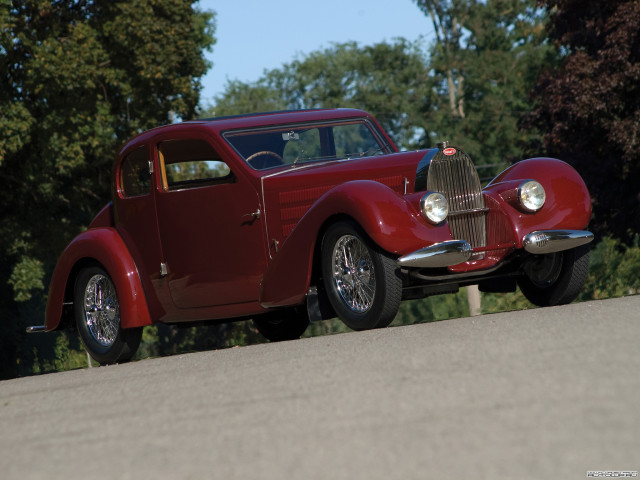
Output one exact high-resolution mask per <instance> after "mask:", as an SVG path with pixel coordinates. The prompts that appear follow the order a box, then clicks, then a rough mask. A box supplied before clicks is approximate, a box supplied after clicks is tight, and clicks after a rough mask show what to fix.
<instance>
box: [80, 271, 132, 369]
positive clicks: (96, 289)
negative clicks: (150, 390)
mask: <svg viewBox="0 0 640 480" xmlns="http://www.w3.org/2000/svg"><path fill="white" fill-rule="evenodd" d="M73 298H74V300H73V308H74V315H75V320H76V327H77V329H78V333H79V334H80V338H81V339H82V343H84V346H85V348H86V349H87V352H89V355H91V357H92V358H93V359H94V360H96V361H97V362H100V363H101V364H102V365H107V364H112V363H122V362H127V361H129V360H130V359H131V358H132V357H133V355H134V354H135V353H136V350H137V349H138V346H139V345H140V340H141V338H142V327H134V328H122V317H121V313H122V312H121V309H120V301H119V300H118V292H117V291H116V287H115V284H114V282H113V280H112V279H111V277H110V276H109V274H108V273H107V272H106V271H105V270H104V269H103V268H102V267H99V266H90V267H87V268H84V269H82V270H81V271H80V272H79V273H78V276H77V277H76V283H75V287H74V295H73Z"/></svg>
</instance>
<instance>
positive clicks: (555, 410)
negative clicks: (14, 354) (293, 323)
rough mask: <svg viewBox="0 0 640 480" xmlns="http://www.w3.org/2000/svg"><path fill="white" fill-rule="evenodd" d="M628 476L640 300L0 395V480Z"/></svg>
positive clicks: (638, 435)
mask: <svg viewBox="0 0 640 480" xmlns="http://www.w3.org/2000/svg"><path fill="white" fill-rule="evenodd" d="M588 470H636V471H637V470H640V296H637V297H628V298H624V299H617V300H607V301H600V302H589V303H583V304H577V305H571V306H566V307H556V308H549V309H537V310H529V311H523V312H513V313H504V314H497V315H484V316H480V317H475V318H463V319H457V320H448V321H443V322H437V323H432V324H423V325H413V326H408V327H396V328H389V329H385V330H378V331H369V332H363V333H349V334H343V335H334V336H326V337H321V338H313V339H305V340H299V341H295V342H286V343H280V344H264V345H256V346H251V347H243V348H236V349H230V350H223V351H212V352H204V353H196V354H189V355H181V356H176V357H171V358H161V359H154V360H146V361H141V362H137V363H134V364H129V365H118V366H112V367H103V368H94V369H86V370H77V371H73V372H65V373H58V374H50V375H43V376H39V377H30V378H23V379H15V380H9V381H4V382H0V478H2V479H4V480H13V479H47V480H53V479H65V480H67V479H110V480H111V479H132V480H133V479H154V480H162V479H172V480H173V479H209V478H215V479H278V480H281V479H300V480H304V479H330V480H335V479H367V480H371V479H385V480H388V479H403V480H406V479H460V478H473V479H501V478H504V479H517V478H522V479H571V478H576V479H581V478H586V477H587V471H588Z"/></svg>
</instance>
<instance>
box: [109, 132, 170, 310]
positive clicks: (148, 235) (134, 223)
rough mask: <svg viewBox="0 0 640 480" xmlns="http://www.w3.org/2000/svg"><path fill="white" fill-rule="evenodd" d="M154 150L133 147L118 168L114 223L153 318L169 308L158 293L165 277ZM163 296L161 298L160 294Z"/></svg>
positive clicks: (145, 147) (125, 154) (142, 146)
mask: <svg viewBox="0 0 640 480" xmlns="http://www.w3.org/2000/svg"><path fill="white" fill-rule="evenodd" d="M152 159H153V157H152V156H151V149H149V147H148V146H147V145H137V146H134V147H132V148H131V149H130V150H129V151H128V152H125V153H124V155H123V156H122V160H121V161H120V162H119V163H118V165H117V170H116V185H115V194H114V197H113V198H114V220H115V225H116V228H117V230H118V233H119V234H120V236H121V237H122V239H123V240H124V242H125V244H126V245H127V248H128V250H129V253H130V254H131V256H132V258H133V261H134V262H135V264H136V267H137V269H138V273H139V274H140V280H141V281H142V285H143V288H144V290H145V294H146V302H147V306H148V307H149V310H150V313H151V316H152V318H156V319H157V318H161V317H162V316H163V315H164V313H165V309H164V308H163V307H162V302H161V301H158V298H160V299H161V298H162V295H161V292H157V291H156V287H157V285H158V284H159V280H160V277H161V263H162V251H161V245H160V240H159V238H158V223H157V219H156V205H155V196H154V195H153V190H154V180H153V178H154V177H153V175H152V174H151V171H152V168H151V165H152V163H151V161H152ZM158 294H160V297H158V296H157V295H158Z"/></svg>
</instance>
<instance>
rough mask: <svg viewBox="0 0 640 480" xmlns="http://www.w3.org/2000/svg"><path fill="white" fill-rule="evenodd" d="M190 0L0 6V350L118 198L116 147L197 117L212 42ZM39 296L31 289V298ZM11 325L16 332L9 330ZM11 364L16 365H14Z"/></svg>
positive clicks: (10, 351) (38, 0) (7, 358)
mask: <svg viewBox="0 0 640 480" xmlns="http://www.w3.org/2000/svg"><path fill="white" fill-rule="evenodd" d="M192 3H193V2H191V1H190V0H181V1H175V0H135V1H113V0H75V1H66V0H65V1H59V0H57V1H53V2H52V1H50V0H46V1H45V0H15V1H13V2H12V3H11V5H10V6H9V7H8V8H5V7H4V6H3V7H2V9H0V180H1V181H2V183H3V187H4V188H3V189H2V190H0V216H1V218H2V223H1V224H0V285H2V286H3V288H2V289H0V297H1V298H0V317H1V318H2V322H3V323H2V324H0V351H1V353H0V355H1V356H2V357H3V358H2V359H1V360H2V365H5V364H6V363H5V362H9V364H10V363H11V362H13V363H14V367H15V362H16V358H20V357H21V356H22V357H25V356H26V357H28V356H29V355H30V353H29V352H20V351H18V349H17V347H15V345H18V344H19V343H20V342H13V341H12V340H8V341H7V339H15V338H14V337H16V336H19V335H21V334H20V333H17V332H18V330H23V327H24V324H25V323H26V322H28V321H31V322H33V324H41V323H42V321H43V319H42V312H43V310H42V307H41V306H40V307H39V308H38V309H36V311H37V313H38V315H37V318H33V319H30V320H27V319H25V318H24V317H25V315H26V314H27V313H26V312H27V311H32V310H30V309H27V308H26V307H25V305H26V304H25V302H29V301H31V300H32V301H34V302H39V305H41V304H42V300H43V297H42V293H44V285H45V284H46V282H45V277H46V273H47V272H50V271H51V270H52V268H53V264H54V263H55V260H56V258H57V256H58V255H59V253H60V252H61V250H62V248H63V247H64V245H66V243H67V242H68V241H69V239H70V238H71V237H72V236H73V235H75V234H76V233H78V232H79V231H80V230H81V229H82V228H85V227H86V225H87V224H88V222H89V221H90V220H91V218H92V217H93V215H95V213H96V212H97V211H98V210H99V209H100V208H101V207H102V206H103V205H104V204H105V203H107V202H108V201H109V199H110V192H111V165H112V159H113V156H114V154H115V152H116V149H117V147H118V146H119V145H120V144H121V143H123V142H124V141H125V140H126V139H127V138H129V137H130V136H132V135H134V134H136V133H138V132H141V131H142V130H145V129H148V128H151V127H153V126H157V125H159V124H162V123H168V122H169V121H170V120H171V118H172V117H173V116H179V117H183V118H189V117H193V116H194V115H195V111H196V108H197V105H198V101H199V91H200V88H201V85H200V80H199V78H200V77H201V76H202V75H203V74H204V73H205V72H206V70H207V68H208V64H207V62H206V61H205V59H204V56H203V51H204V50H205V49H208V48H210V47H211V46H212V45H213V43H214V38H213V29H214V26H213V14H211V13H204V12H200V11H198V10H196V9H194V7H193V6H192ZM33 295H35V296H34V298H31V297H32V296H33ZM9 332H11V333H9ZM14 367H11V368H14Z"/></svg>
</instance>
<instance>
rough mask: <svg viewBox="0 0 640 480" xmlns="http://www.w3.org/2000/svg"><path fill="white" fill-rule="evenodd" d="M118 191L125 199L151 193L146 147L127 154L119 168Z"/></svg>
mask: <svg viewBox="0 0 640 480" xmlns="http://www.w3.org/2000/svg"><path fill="white" fill-rule="evenodd" d="M120 191H121V192H122V195H124V196H125V197H137V196H138V195H145V194H148V193H150V192H151V174H150V173H149V156H148V154H147V147H141V148H138V149H137V150H134V151H133V152H131V153H130V154H128V155H127V156H126V157H125V159H124V160H123V161H122V165H121V166H120Z"/></svg>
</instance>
